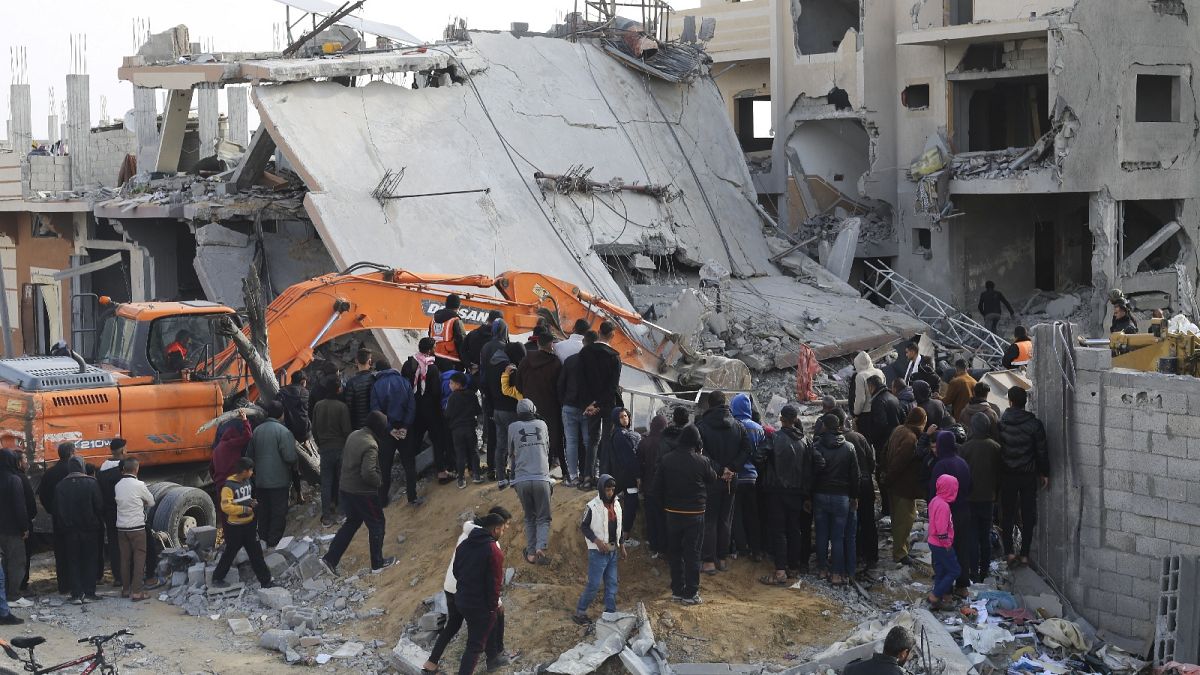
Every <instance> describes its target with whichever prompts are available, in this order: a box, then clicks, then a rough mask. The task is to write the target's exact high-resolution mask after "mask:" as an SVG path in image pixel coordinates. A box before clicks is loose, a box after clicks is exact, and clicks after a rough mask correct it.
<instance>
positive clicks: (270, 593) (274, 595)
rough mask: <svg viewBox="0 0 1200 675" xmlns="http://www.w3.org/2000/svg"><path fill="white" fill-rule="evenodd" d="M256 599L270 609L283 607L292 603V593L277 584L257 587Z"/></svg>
mask: <svg viewBox="0 0 1200 675" xmlns="http://www.w3.org/2000/svg"><path fill="white" fill-rule="evenodd" d="M258 601H259V602H261V603H262V604H264V605H266V606H267V607H270V608H271V609H280V610H281V609H283V608H284V607H287V606H288V605H291V604H293V603H292V594H291V593H289V592H288V590H287V589H286V588H280V587H278V586H275V587H272V588H260V589H258Z"/></svg>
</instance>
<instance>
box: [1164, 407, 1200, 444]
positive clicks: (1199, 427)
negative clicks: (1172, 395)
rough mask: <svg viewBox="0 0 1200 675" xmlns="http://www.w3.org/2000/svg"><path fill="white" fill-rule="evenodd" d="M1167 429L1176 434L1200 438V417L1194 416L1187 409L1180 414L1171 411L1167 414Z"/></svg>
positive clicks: (1168, 431)
mask: <svg viewBox="0 0 1200 675" xmlns="http://www.w3.org/2000/svg"><path fill="white" fill-rule="evenodd" d="M1166 431H1167V433H1169V434H1172V435H1175V436H1187V437H1189V438H1200V418H1196V417H1193V416H1192V415H1191V414H1190V413H1188V412H1187V411H1186V410H1185V411H1180V412H1179V414H1174V413H1170V414H1168V415H1167V429H1166Z"/></svg>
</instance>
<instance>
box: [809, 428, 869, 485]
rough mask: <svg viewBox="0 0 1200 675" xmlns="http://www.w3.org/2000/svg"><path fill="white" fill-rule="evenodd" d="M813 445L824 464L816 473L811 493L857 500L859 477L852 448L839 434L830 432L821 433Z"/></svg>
mask: <svg viewBox="0 0 1200 675" xmlns="http://www.w3.org/2000/svg"><path fill="white" fill-rule="evenodd" d="M813 445H814V450H815V451H816V453H817V454H819V455H821V459H822V460H823V461H824V464H825V467H824V468H823V469H821V470H820V471H818V472H817V479H816V481H815V482H814V484H813V492H816V493H818V494H827V495H846V496H848V497H850V499H857V498H858V485H859V482H860V480H861V476H860V475H859V468H858V456H857V455H856V454H855V452H854V446H853V445H851V444H850V443H849V442H848V441H847V440H846V438H845V437H844V436H842V435H841V434H839V433H834V432H831V431H826V432H824V433H822V434H821V435H820V436H819V437H818V439H817V441H816V442H815V443H814V444H813Z"/></svg>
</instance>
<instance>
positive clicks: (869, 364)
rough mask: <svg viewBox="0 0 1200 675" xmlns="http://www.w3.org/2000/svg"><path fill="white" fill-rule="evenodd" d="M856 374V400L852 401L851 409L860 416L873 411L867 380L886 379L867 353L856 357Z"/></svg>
mask: <svg viewBox="0 0 1200 675" xmlns="http://www.w3.org/2000/svg"><path fill="white" fill-rule="evenodd" d="M854 373H855V375H854V399H853V400H852V401H850V409H851V410H852V411H853V412H854V414H855V416H858V415H861V414H863V413H865V412H869V411H870V410H871V391H870V390H869V389H868V388H867V380H869V379H871V378H872V377H874V376H878V377H879V379H880V380H884V377H883V371H882V370H880V369H878V368H876V367H875V363H874V362H873V361H871V356H870V354H867V353H866V352H859V353H858V354H856V355H855V356H854ZM884 381H886V380H884Z"/></svg>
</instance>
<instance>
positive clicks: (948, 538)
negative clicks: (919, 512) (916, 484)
mask: <svg viewBox="0 0 1200 675" xmlns="http://www.w3.org/2000/svg"><path fill="white" fill-rule="evenodd" d="M957 498H958V479H957V478H955V477H954V476H951V475H950V474H943V475H942V476H940V477H939V478H938V481H937V496H935V497H934V498H933V499H932V500H930V502H929V536H928V537H927V538H926V541H927V542H929V545H930V546H940V547H941V548H953V547H954V518H953V517H952V516H951V513H950V508H951V505H952V504H954V501H955V500H956V499H957Z"/></svg>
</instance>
